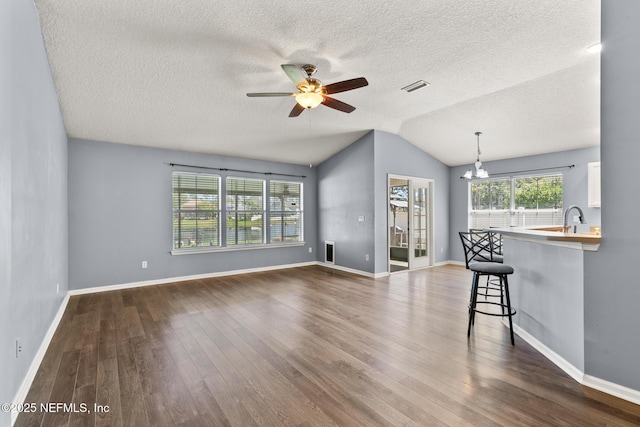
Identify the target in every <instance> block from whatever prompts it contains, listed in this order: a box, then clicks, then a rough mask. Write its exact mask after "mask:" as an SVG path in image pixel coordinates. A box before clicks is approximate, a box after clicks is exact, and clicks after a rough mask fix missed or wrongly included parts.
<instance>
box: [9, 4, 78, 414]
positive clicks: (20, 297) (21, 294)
mask: <svg viewBox="0 0 640 427" xmlns="http://www.w3.org/2000/svg"><path fill="white" fill-rule="evenodd" d="M0 16H2V19H3V22H1V23H0V24H1V25H0V28H2V37H0V39H1V40H2V45H1V46H2V47H1V48H0V49H1V50H0V58H1V59H0V81H1V82H2V83H1V84H2V92H1V96H0V98H1V100H0V102H2V104H0V140H1V142H2V144H1V146H0V147H1V150H2V152H1V153H0V159H1V160H0V235H1V236H2V238H1V239H0V271H1V276H0V277H1V280H2V281H1V283H0V301H1V304H2V306H1V309H0V312H1V313H2V318H1V323H0V330H1V331H2V333H1V335H0V366H1V367H2V368H1V369H2V371H1V373H0V378H1V380H0V402H3V403H4V402H11V401H12V400H13V399H14V397H15V395H16V393H17V391H18V388H19V386H20V384H21V382H22V380H23V379H24V377H25V376H26V374H27V371H28V368H29V366H30V365H31V362H32V360H33V358H34V356H35V354H36V352H37V350H38V348H39V346H40V344H41V342H42V340H43V338H44V336H45V334H46V332H47V330H48V328H49V326H50V325H51V323H52V320H53V318H54V316H55V314H56V312H57V311H58V309H59V307H60V304H61V302H62V299H63V295H64V294H65V293H66V291H67V277H68V276H67V137H66V133H65V130H64V126H63V123H62V118H61V114H60V109H59V107H58V99H57V96H56V92H55V89H54V85H53V81H52V78H51V73H50V71H49V65H48V63H47V58H46V54H45V50H44V44H43V42H42V35H41V32H40V24H39V21H38V16H37V13H36V9H35V7H34V4H33V2H29V1H24V0H10V1H7V2H5V1H3V2H2V6H1V7H0ZM5 21H6V22H5ZM56 285H59V286H60V293H56ZM18 337H20V338H22V345H23V350H22V353H21V354H20V357H19V358H16V355H15V340H16V338H18ZM9 420H10V414H9V413H6V412H0V425H9V422H10V421H9Z"/></svg>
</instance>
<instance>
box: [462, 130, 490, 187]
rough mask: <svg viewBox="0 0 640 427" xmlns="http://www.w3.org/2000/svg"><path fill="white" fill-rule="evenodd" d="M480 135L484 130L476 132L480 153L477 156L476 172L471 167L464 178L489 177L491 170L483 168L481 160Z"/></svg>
mask: <svg viewBox="0 0 640 427" xmlns="http://www.w3.org/2000/svg"><path fill="white" fill-rule="evenodd" d="M480 135H482V132H476V139H477V143H478V155H477V157H476V163H475V165H474V166H475V172H474V170H473V169H469V170H468V171H467V172H465V174H464V175H463V177H464V178H467V179H471V178H489V172H487V170H486V169H483V168H482V162H481V161H480Z"/></svg>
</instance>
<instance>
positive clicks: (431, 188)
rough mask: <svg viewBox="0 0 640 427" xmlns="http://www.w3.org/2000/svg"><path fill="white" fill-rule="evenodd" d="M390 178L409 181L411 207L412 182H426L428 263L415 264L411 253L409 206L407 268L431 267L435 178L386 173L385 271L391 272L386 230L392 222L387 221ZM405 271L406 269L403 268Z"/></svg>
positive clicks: (432, 259) (433, 246)
mask: <svg viewBox="0 0 640 427" xmlns="http://www.w3.org/2000/svg"><path fill="white" fill-rule="evenodd" d="M392 179H403V180H407V181H409V206H410V207H412V206H413V197H414V194H413V189H414V183H415V182H420V183H422V184H426V185H427V186H428V187H427V188H428V200H427V221H428V225H427V226H428V232H427V251H428V254H429V255H428V258H429V260H428V263H427V264H426V265H415V264H416V262H415V260H414V258H415V257H414V256H413V255H412V254H411V253H412V252H413V230H412V226H413V209H412V208H409V209H407V210H408V212H409V230H408V233H407V235H408V242H407V243H408V248H409V250H410V251H409V253H408V255H409V256H408V257H407V258H408V260H409V270H416V269H420V268H428V267H432V266H433V265H434V264H435V222H434V212H435V206H434V202H435V197H434V191H435V180H433V179H432V178H423V177H419V176H408V175H397V174H391V173H389V174H387V202H386V203H387V207H386V210H387V213H386V215H387V233H386V235H387V272H389V273H390V272H391V258H390V256H389V245H390V241H389V232H388V230H389V229H390V227H391V226H392V224H391V223H390V221H389V205H390V201H391V200H390V194H389V187H390V185H391V180H392ZM405 271H406V270H405Z"/></svg>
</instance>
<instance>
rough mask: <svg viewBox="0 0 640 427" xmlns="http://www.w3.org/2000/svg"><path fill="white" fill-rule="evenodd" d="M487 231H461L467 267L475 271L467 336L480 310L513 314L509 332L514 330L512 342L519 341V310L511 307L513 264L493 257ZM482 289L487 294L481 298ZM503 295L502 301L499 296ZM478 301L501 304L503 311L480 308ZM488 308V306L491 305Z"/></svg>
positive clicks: (488, 313)
mask: <svg viewBox="0 0 640 427" xmlns="http://www.w3.org/2000/svg"><path fill="white" fill-rule="evenodd" d="M481 233H486V235H487V238H486V239H485V238H483V237H482V236H478V235H477V234H479V233H477V232H468V233H467V232H462V231H461V232H460V233H459V234H460V240H461V241H462V246H463V248H464V252H465V265H466V267H467V269H469V270H471V271H473V280H472V284H471V296H470V301H469V326H468V328H467V337H468V336H470V335H471V326H472V325H473V324H474V323H475V315H476V313H481V314H486V315H489V316H501V317H508V318H509V332H510V334H511V344H515V341H514V337H513V321H512V316H513V315H514V314H516V310H515V309H513V308H512V307H511V298H510V297H509V280H508V278H507V276H508V275H509V274H513V271H514V270H513V267H511V266H510V265H506V264H503V263H502V262H501V261H502V260H501V259H500V261H497V262H494V261H492V259H493V258H492V254H491V253H492V247H491V240H492V239H491V238H492V236H491V235H490V233H487V232H481ZM481 276H487V281H486V284H484V283H483V284H482V285H481V284H480V277H481ZM491 276H493V277H496V278H497V279H498V282H497V283H492V281H491V280H489V279H490V278H491ZM481 292H483V293H482V295H483V296H484V299H483V300H478V294H480V293H481ZM498 298H499V301H500V302H497V301H496V299H498ZM478 304H485V305H486V306H487V307H490V306H498V307H500V311H499V312H491V311H486V310H479V309H478V308H477V306H478ZM487 310H488V308H487Z"/></svg>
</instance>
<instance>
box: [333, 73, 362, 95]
mask: <svg viewBox="0 0 640 427" xmlns="http://www.w3.org/2000/svg"><path fill="white" fill-rule="evenodd" d="M368 84H369V82H368V81H367V79H365V78H364V77H358V78H356V79H350V80H343V81H341V82H337V83H331V84H330V85H326V86H325V87H324V88H323V90H324V92H325V93H328V94H332V93H338V92H345V91H347V90H353V89H358V88H359V87H364V86H367V85H368Z"/></svg>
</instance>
